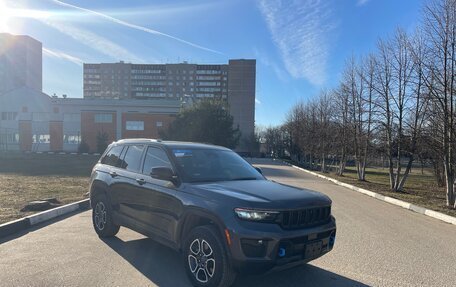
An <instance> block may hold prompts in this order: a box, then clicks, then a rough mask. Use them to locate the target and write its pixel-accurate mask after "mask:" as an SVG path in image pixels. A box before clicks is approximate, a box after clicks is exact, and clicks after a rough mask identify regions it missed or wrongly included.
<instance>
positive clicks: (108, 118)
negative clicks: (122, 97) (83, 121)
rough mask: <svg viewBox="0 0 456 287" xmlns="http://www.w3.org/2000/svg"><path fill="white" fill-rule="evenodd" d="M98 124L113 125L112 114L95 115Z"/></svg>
mask: <svg viewBox="0 0 456 287" xmlns="http://www.w3.org/2000/svg"><path fill="white" fill-rule="evenodd" d="M95 122H96V123H112V114H95Z"/></svg>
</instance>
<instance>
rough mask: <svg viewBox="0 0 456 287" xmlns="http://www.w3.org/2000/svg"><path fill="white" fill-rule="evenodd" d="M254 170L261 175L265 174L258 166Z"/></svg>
mask: <svg viewBox="0 0 456 287" xmlns="http://www.w3.org/2000/svg"><path fill="white" fill-rule="evenodd" d="M254 168H255V169H256V170H257V171H258V172H259V173H260V174H263V171H262V170H261V168H259V167H257V166H254Z"/></svg>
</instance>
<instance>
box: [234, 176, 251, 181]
mask: <svg viewBox="0 0 456 287" xmlns="http://www.w3.org/2000/svg"><path fill="white" fill-rule="evenodd" d="M231 180H257V178H256V177H253V176H251V177H237V178H232V179H231Z"/></svg>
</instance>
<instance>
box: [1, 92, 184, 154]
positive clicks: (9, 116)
mask: <svg viewBox="0 0 456 287" xmlns="http://www.w3.org/2000/svg"><path fill="white" fill-rule="evenodd" d="M180 107H181V102H180V101H178V100H137V99H134V100H133V99H132V100H119V99H115V100H109V99H97V100H94V99H77V98H66V99H64V98H53V97H50V96H48V95H46V94H44V93H41V92H38V91H36V90H33V89H29V88H26V87H23V88H19V89H15V90H13V91H10V92H8V93H5V94H3V95H0V149H3V150H21V151H54V152H59V151H66V152H76V151H77V150H78V147H79V145H80V144H81V142H85V143H87V144H88V146H89V149H90V152H96V151H97V137H99V136H100V135H102V134H104V135H105V136H106V137H107V142H108V143H110V142H112V141H115V140H118V139H122V138H132V137H136V138H137V137H144V138H158V137H159V131H160V130H161V129H165V128H167V126H168V125H169V124H170V123H171V122H172V121H173V119H174V117H175V115H176V114H177V113H178V112H179V110H180Z"/></svg>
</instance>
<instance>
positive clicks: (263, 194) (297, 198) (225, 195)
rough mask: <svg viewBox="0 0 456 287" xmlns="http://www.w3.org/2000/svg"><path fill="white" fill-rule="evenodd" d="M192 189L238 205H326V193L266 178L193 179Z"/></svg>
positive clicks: (291, 206)
mask: <svg viewBox="0 0 456 287" xmlns="http://www.w3.org/2000/svg"><path fill="white" fill-rule="evenodd" d="M188 188H190V189H191V190H192V191H191V192H192V193H194V194H197V195H199V196H202V197H206V198H208V199H213V200H235V201H238V202H236V204H238V205H239V204H241V205H242V206H239V207H253V208H274V209H293V208H302V207H309V206H322V205H330V204H331V200H330V199H329V197H327V196H326V195H324V194H322V193H319V192H316V191H312V190H308V189H301V188H296V187H292V186H288V185H284V184H280V183H276V182H273V181H269V180H237V181H222V182H216V183H213V182H211V183H193V184H190V185H189V186H188Z"/></svg>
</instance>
